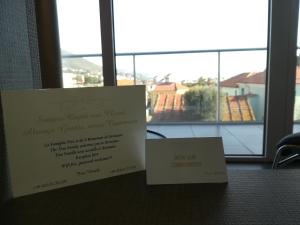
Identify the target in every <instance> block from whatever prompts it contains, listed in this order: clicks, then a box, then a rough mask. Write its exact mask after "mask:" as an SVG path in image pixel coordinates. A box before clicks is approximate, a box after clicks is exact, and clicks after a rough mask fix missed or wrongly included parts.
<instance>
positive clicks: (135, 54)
mask: <svg viewBox="0 0 300 225" xmlns="http://www.w3.org/2000/svg"><path fill="white" fill-rule="evenodd" d="M255 51H267V48H238V49H237V48H236V49H207V50H189V51H159V52H126V53H117V54H116V57H118V56H127V57H131V61H132V68H133V69H132V76H133V79H134V84H136V83H137V69H136V68H137V65H136V64H137V62H136V61H137V60H136V59H137V58H138V57H140V56H162V55H166V56H167V55H184V54H199V53H200V54H202V53H203V54H204V53H215V54H216V60H217V62H216V65H217V77H216V89H217V91H216V93H217V98H216V99H217V103H216V116H215V118H216V119H215V121H214V122H217V123H221V122H222V123H224V121H222V120H221V115H220V114H221V112H220V110H221V106H220V104H221V103H220V99H221V85H220V83H221V55H222V53H229V52H232V53H233V52H255ZM91 57H93V58H95V57H102V54H65V55H62V58H63V59H72V58H91ZM117 66H118V65H117ZM244 72H251V71H244ZM236 75H237V74H236ZM210 122H212V121H210ZM239 122H240V123H243V124H244V123H245V121H236V122H235V123H239ZM225 123H226V122H225ZM230 123H231V122H230ZM250 123H262V120H259V121H251V122H250Z"/></svg>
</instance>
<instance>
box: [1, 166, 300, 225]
mask: <svg viewBox="0 0 300 225" xmlns="http://www.w3.org/2000/svg"><path fill="white" fill-rule="evenodd" d="M228 178H229V183H228V184H180V185H160V186H147V185H146V183H145V180H146V178H145V171H142V172H137V173H132V174H128V175H123V176H118V177H113V178H107V179H104V180H99V181H95V182H89V183H85V184H80V185H75V186H71V187H66V188H62V189H57V190H53V191H49V192H44V193H39V194H35V195H31V196H25V197H21V198H17V199H14V200H12V201H10V202H8V203H7V204H6V205H5V206H4V207H2V209H1V214H0V215H1V217H0V218H1V219H0V224H1V225H6V224H9V225H15V224H16V225H18V224H22V225H25V224H30V225H43V224H47V225H60V224H64V225H68V224H72V225H79V224H82V225H83V224H84V225H94V224H95V225H96V224H104V225H121V224H122V225H135V224H138V225H150V224H151V225H194V224H197V225H199V224H213V225H218V224H230V225H232V224H239V225H242V224H249V225H250V224H251V225H255V224H262V225H268V224H270V225H277V224H280V225H289V224H293V225H295V224H300V170H296V169H294V170H270V169H266V170H228Z"/></svg>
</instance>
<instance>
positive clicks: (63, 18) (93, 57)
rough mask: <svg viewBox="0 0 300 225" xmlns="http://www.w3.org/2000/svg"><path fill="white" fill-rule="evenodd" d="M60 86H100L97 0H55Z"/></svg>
mask: <svg viewBox="0 0 300 225" xmlns="http://www.w3.org/2000/svg"><path fill="white" fill-rule="evenodd" d="M57 12H58V24H59V37H60V47H61V54H62V67H63V87H66V88H67V87H90V86H102V85H103V76H102V58H101V53H102V50H101V35H100V14H99V1H98V0H89V1H84V0H76V1H72V0H57Z"/></svg>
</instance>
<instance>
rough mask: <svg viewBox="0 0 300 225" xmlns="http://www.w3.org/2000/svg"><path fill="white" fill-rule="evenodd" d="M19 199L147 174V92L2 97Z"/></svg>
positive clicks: (69, 92)
mask: <svg viewBox="0 0 300 225" xmlns="http://www.w3.org/2000/svg"><path fill="white" fill-rule="evenodd" d="M1 101H2V110H3V119H4V128H5V139H6V140H5V141H6V150H7V157H8V164H9V172H10V174H9V176H10V179H11V188H12V193H13V196H14V197H17V196H21V195H26V194H30V193H35V192H40V191H45V190H50V189H54V188H58V187H63V186H68V185H72V184H78V183H82V182H86V181H92V180H97V179H100V178H106V177H110V176H115V175H120V174H124V173H129V172H134V171H138V170H143V169H144V168H145V167H144V159H145V155H144V154H145V130H146V124H145V87H144V86H131V87H102V88H80V89H79V88H78V89H51V90H50V89H49V90H25V91H3V92H1Z"/></svg>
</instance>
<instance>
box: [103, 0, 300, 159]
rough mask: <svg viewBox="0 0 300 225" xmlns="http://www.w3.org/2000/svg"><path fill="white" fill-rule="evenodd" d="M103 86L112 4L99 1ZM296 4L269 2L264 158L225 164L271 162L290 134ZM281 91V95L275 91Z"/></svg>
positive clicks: (109, 71) (107, 82) (111, 60)
mask: <svg viewBox="0 0 300 225" xmlns="http://www.w3.org/2000/svg"><path fill="white" fill-rule="evenodd" d="M99 6H100V9H99V10H100V18H99V19H100V24H101V42H102V60H103V79H104V86H112V85H116V83H117V82H116V79H117V73H116V53H115V47H114V24H113V0H99ZM298 14H299V0H290V1H281V0H269V28H268V46H267V51H268V53H267V54H268V56H267V80H266V94H265V119H264V137H263V140H264V141H263V153H264V154H263V156H226V159H227V160H228V161H238V162H264V161H272V160H273V157H274V155H275V152H276V143H277V142H278V140H280V138H282V137H283V136H284V135H286V134H289V133H291V132H292V128H293V111H294V110H293V108H294V91H295V72H296V52H297V34H298ZM278 90H280V91H278Z"/></svg>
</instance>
